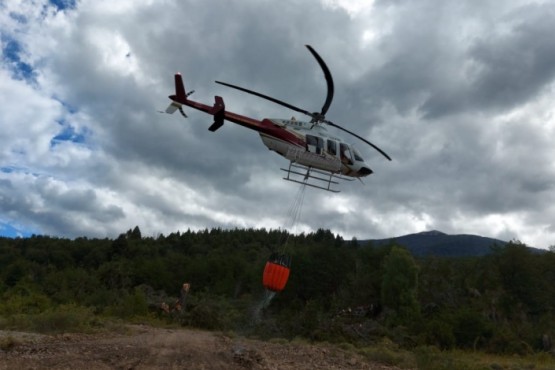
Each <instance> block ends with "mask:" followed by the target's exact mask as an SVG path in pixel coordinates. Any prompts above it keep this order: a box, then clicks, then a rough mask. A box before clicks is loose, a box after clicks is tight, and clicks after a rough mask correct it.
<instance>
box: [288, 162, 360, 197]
mask: <svg viewBox="0 0 555 370" xmlns="http://www.w3.org/2000/svg"><path fill="white" fill-rule="evenodd" d="M280 169H281V170H282V171H285V172H286V173H287V177H284V178H283V179H284V180H287V181H292V182H296V183H298V184H304V185H306V186H310V187H313V188H317V189H322V190H326V191H330V192H332V193H339V190H337V189H334V188H332V186H333V185H337V184H339V182H338V181H335V180H343V181H353V180H354V179H351V178H347V177H344V176H341V175H340V174H337V173H333V172H330V171H322V170H318V169H315V168H312V167H307V166H303V165H300V164H296V163H293V162H289V168H288V169H285V168H280ZM301 170H302V171H306V172H300V171H301ZM318 175H322V176H318ZM299 176H300V178H299ZM323 176H326V177H323Z"/></svg>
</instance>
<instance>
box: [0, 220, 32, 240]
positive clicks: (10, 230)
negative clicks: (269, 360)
mask: <svg viewBox="0 0 555 370" xmlns="http://www.w3.org/2000/svg"><path fill="white" fill-rule="evenodd" d="M33 234H35V235H37V233H36V232H35V231H33V230H25V229H21V228H18V227H15V226H13V225H10V224H9V223H5V222H1V221H0V237H5V238H27V237H29V236H31V235H33Z"/></svg>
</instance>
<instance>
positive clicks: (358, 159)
mask: <svg viewBox="0 0 555 370" xmlns="http://www.w3.org/2000/svg"><path fill="white" fill-rule="evenodd" d="M351 149H353V155H354V157H355V161H357V162H364V159H363V158H362V156H361V155H360V152H359V151H358V150H357V149H356V148H355V147H351Z"/></svg>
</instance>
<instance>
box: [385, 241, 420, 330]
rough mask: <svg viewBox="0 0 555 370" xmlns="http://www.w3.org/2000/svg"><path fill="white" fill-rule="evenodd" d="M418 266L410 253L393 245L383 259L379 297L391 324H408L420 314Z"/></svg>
mask: <svg viewBox="0 0 555 370" xmlns="http://www.w3.org/2000/svg"><path fill="white" fill-rule="evenodd" d="M417 288H418V267H417V265H416V263H415V261H414V259H413V258H412V256H411V254H410V253H409V252H408V251H407V250H406V249H404V248H401V247H397V246H394V247H393V248H392V249H391V252H390V253H389V254H388V255H387V256H386V257H385V259H384V266H383V280H382V289H381V297H382V304H383V306H384V307H385V309H386V310H388V311H389V313H390V315H389V319H390V320H391V321H390V323H392V324H409V323H410V322H411V321H413V320H414V319H418V318H419V315H420V306H419V303H418V300H417Z"/></svg>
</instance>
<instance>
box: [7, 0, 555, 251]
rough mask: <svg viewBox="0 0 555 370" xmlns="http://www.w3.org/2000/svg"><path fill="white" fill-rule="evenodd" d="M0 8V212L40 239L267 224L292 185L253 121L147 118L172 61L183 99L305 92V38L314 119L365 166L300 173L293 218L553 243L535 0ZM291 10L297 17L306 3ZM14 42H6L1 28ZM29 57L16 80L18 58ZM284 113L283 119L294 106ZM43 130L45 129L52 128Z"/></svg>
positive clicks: (12, 4)
mask: <svg viewBox="0 0 555 370" xmlns="http://www.w3.org/2000/svg"><path fill="white" fill-rule="evenodd" d="M0 7H2V12H0V24H1V26H0V33H1V44H2V63H1V65H0V79H1V80H2V85H0V99H2V101H3V102H5V104H4V105H3V109H2V110H1V111H0V123H1V125H2V135H1V136H0V148H1V149H0V160H1V165H0V169H1V171H0V203H1V206H2V210H3V213H2V216H1V217H2V218H1V219H0V223H3V224H10V225H17V227H18V228H20V230H24V229H29V230H30V229H32V230H34V231H37V232H44V233H48V234H54V235H60V236H70V237H74V236H79V235H87V236H112V237H113V236H116V235H117V234H118V233H121V232H124V231H125V230H127V229H129V228H131V227H134V226H135V225H139V226H140V228H141V230H142V231H143V234H149V235H157V234H159V233H169V232H173V231H176V230H185V229H187V228H193V229H196V228H205V227H218V226H221V227H266V228H277V227H285V224H287V221H288V216H287V214H288V208H289V207H290V205H291V202H292V201H293V199H294V197H295V194H296V192H297V189H298V187H297V186H296V185H295V184H292V183H288V182H285V181H282V180H281V177H282V173H281V171H280V170H279V167H283V166H286V165H287V163H286V161H285V160H284V159H282V158H280V157H278V156H277V155H275V154H274V153H270V152H268V151H267V149H266V148H265V147H264V146H263V145H262V143H261V142H260V139H259V138H258V137H257V135H256V133H254V132H248V131H246V130H244V129H243V128H241V127H237V126H234V125H233V124H232V123H226V124H225V125H224V127H222V128H221V129H220V130H219V131H218V132H216V133H210V132H208V131H207V127H208V125H209V124H210V123H211V122H212V121H211V119H210V117H209V116H208V115H205V114H203V113H201V112H197V111H193V110H191V109H187V113H188V115H189V118H188V119H187V120H184V119H182V117H180V116H177V115H174V116H166V115H160V114H158V113H157V112H156V110H157V109H163V108H164V107H165V106H166V104H167V103H168V100H167V95H169V94H171V93H172V90H173V77H172V76H173V73H174V72H176V71H180V72H182V73H183V75H184V76H185V83H186V87H187V88H188V89H195V90H196V91H197V92H196V93H195V94H194V95H193V96H192V98H194V99H196V100H199V101H202V102H206V103H207V104H211V103H212V101H213V96H214V95H220V96H223V97H224V100H225V101H226V107H227V109H229V110H231V111H234V112H237V113H242V114H245V115H249V116H253V117H255V118H263V117H268V116H270V117H276V116H277V117H279V116H282V117H290V116H291V115H292V112H289V111H287V110H284V109H282V108H281V107H277V106H274V105H272V104H270V103H268V102H265V101H261V100H259V99H257V98H256V97H253V96H246V95H244V94H241V93H239V92H237V91H233V90H229V89H225V88H224V87H222V86H218V85H215V84H214V83H213V81H214V80H223V81H228V82H230V83H234V84H238V85H241V86H244V87H247V88H251V89H255V90H258V91H260V92H262V93H265V94H269V95H272V96H275V97H276V98H278V99H283V100H286V101H288V102H290V103H292V104H295V105H299V106H302V107H303V108H306V109H308V110H316V109H318V108H319V107H320V106H321V104H322V102H323V99H324V95H325V83H324V81H323V79H322V74H321V71H320V70H319V69H318V67H317V64H316V63H315V62H314V61H313V60H312V58H311V56H310V54H309V53H308V52H307V51H306V50H305V49H304V46H303V45H304V44H312V45H313V46H314V47H315V48H316V50H318V52H319V53H320V54H321V55H322V57H323V58H324V60H326V62H327V64H328V66H329V67H330V69H331V71H332V74H333V76H334V80H335V86H336V90H335V98H334V103H333V104H332V107H331V109H330V110H329V112H328V114H327V118H328V119H331V120H332V121H334V122H337V123H339V124H343V125H345V127H346V128H348V129H350V130H353V131H356V132H358V133H360V134H361V135H363V136H365V137H368V138H369V140H370V141H372V142H373V143H375V144H376V145H378V146H380V147H381V148H383V149H384V150H385V151H386V152H388V154H390V155H391V156H392V157H393V161H392V162H388V161H386V160H384V159H383V158H381V157H380V156H379V154H378V153H376V152H374V151H373V150H372V149H371V148H366V147H364V146H363V144H360V143H358V147H359V148H360V149H362V151H363V153H364V156H365V157H366V158H367V160H368V162H369V163H370V165H371V167H372V168H373V169H374V171H375V173H374V174H373V175H372V176H370V177H368V178H366V179H365V180H364V181H365V185H361V184H360V183H358V182H353V183H349V184H343V185H342V186H341V188H342V193H340V194H339V195H337V196H336V195H333V196H329V194H326V193H322V192H320V191H318V190H314V189H309V190H307V193H306V197H305V200H304V202H305V203H304V205H305V206H304V208H303V212H302V217H301V220H300V223H299V225H298V229H299V230H305V231H306V230H310V229H312V230H315V229H317V228H329V229H331V230H332V231H334V232H337V233H341V234H342V235H343V236H344V237H345V238H346V239H350V238H351V237H353V236H356V237H357V238H359V239H364V238H386V237H392V236H397V235H403V234H407V233H410V232H416V231H421V230H423V229H438V230H442V231H444V232H448V233H459V232H464V233H476V234H481V235H484V236H490V237H501V238H509V237H510V238H513V237H514V238H518V239H520V240H522V241H523V242H525V243H528V244H530V245H534V246H538V247H544V248H545V247H547V246H548V245H550V244H553V240H555V224H553V221H552V220H553V219H555V218H554V217H553V216H555V212H554V209H553V207H552V206H550V204H553V200H554V199H553V198H554V196H555V165H554V164H553V161H552V158H553V156H554V155H555V152H554V151H555V149H553V145H551V143H550V138H551V137H553V134H554V131H555V119H554V118H553V117H554V110H553V108H552V106H553V105H552V102H553V100H554V98H555V89H554V88H553V86H554V82H553V80H554V78H555V67H553V65H555V63H552V62H553V61H554V59H555V53H554V52H553V51H552V50H553V48H552V47H551V46H553V42H552V40H553V38H552V36H551V35H552V34H553V31H555V30H554V28H555V26H554V25H553V22H551V21H550V19H551V18H552V17H550V15H552V14H553V11H554V10H553V8H552V6H550V4H549V3H545V4H542V3H541V2H538V3H528V2H521V1H501V2H499V1H486V2H481V3H480V4H471V3H460V2H455V1H447V2H444V3H442V4H441V5H440V6H438V3H437V2H429V1H425V0H424V1H419V2H409V3H407V2H382V1H373V2H357V1H336V0H333V1H330V0H326V1H316V0H314V1H308V2H306V3H302V4H299V3H297V2H293V1H284V2H280V3H279V4H278V3H274V2H259V1H254V0H253V1H244V2H242V3H241V4H240V5H237V4H235V5H233V6H231V5H230V4H227V3H225V2H224V3H221V2H215V1H205V2H202V3H197V2H194V1H185V2H176V1H164V2H162V3H160V2H154V1H140V2H137V1H133V2H131V1H119V2H117V4H115V3H113V2H108V1H88V0H84V1H80V2H78V3H77V4H76V7H75V9H65V10H63V11H57V10H56V9H55V8H54V7H48V3H47V2H46V1H43V2H40V1H6V2H3V3H2V5H0ZM307 15H310V16H307ZM9 42H12V44H11V45H12V47H13V46H14V45H17V47H18V48H19V50H15V49H11V52H12V54H13V53H15V54H16V55H17V58H19V59H18V60H15V59H14V55H8V54H9V53H8V52H9V51H10V50H8V49H9V48H7V45H8V43H9ZM24 66H27V67H26V68H32V76H24V75H23V78H22V74H21V73H19V74H18V71H19V72H21V68H23V67H24ZM298 118H300V117H298ZM56 138H57V139H56Z"/></svg>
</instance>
